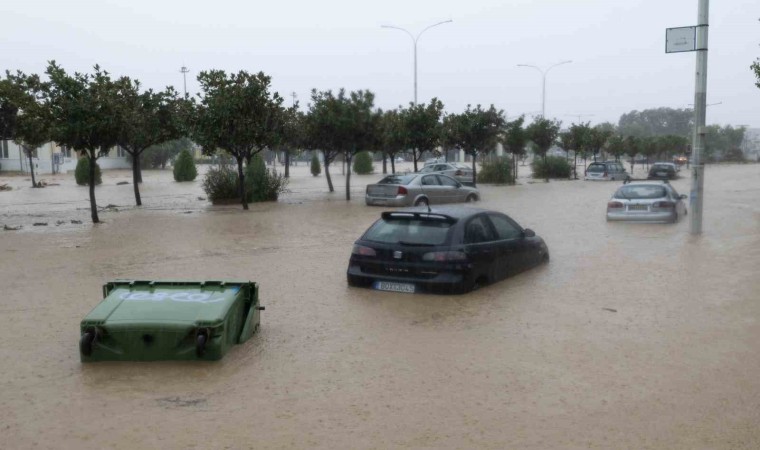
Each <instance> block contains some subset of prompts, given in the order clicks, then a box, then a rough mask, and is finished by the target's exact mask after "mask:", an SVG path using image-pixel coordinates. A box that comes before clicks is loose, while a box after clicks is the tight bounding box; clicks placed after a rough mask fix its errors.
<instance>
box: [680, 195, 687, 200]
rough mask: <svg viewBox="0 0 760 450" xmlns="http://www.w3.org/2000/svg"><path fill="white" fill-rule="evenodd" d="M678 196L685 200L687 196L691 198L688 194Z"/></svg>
mask: <svg viewBox="0 0 760 450" xmlns="http://www.w3.org/2000/svg"><path fill="white" fill-rule="evenodd" d="M678 198H680V199H681V200H683V199H685V198H689V196H688V195H686V194H681V195H679V196H678Z"/></svg>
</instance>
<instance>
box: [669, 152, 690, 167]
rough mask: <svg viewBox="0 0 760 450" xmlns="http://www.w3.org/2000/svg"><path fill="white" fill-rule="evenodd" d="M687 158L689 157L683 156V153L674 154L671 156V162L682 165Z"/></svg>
mask: <svg viewBox="0 0 760 450" xmlns="http://www.w3.org/2000/svg"><path fill="white" fill-rule="evenodd" d="M688 160H689V158H688V157H686V156H683V155H681V156H676V157H675V158H673V162H674V163H675V164H677V165H678V166H682V165H684V164H686V162H687V161H688Z"/></svg>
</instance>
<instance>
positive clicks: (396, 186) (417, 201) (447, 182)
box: [364, 173, 480, 206]
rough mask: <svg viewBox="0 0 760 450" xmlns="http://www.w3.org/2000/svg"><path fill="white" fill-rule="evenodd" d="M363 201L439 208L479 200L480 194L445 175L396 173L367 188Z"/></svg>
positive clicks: (374, 203)
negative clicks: (443, 205) (435, 206)
mask: <svg viewBox="0 0 760 450" xmlns="http://www.w3.org/2000/svg"><path fill="white" fill-rule="evenodd" d="M364 199H365V202H366V203H367V205H376V206H420V205H440V204H442V203H461V202H475V201H478V200H480V191H478V190H477V189H476V188H474V187H469V186H464V185H462V183H460V182H458V181H457V180H455V179H453V178H451V177H449V176H446V175H439V174H434V173H433V174H424V173H404V174H398V173H397V174H395V175H388V176H387V177H385V178H383V179H382V180H380V181H378V182H377V183H376V184H369V185H367V191H366V194H365V197H364Z"/></svg>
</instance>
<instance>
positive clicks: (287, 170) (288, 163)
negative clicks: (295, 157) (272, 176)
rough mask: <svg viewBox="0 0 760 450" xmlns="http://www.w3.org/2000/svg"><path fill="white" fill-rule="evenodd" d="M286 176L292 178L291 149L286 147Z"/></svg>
mask: <svg viewBox="0 0 760 450" xmlns="http://www.w3.org/2000/svg"><path fill="white" fill-rule="evenodd" d="M285 178H290V149H288V148H286V149H285Z"/></svg>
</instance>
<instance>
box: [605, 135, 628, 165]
mask: <svg viewBox="0 0 760 450" xmlns="http://www.w3.org/2000/svg"><path fill="white" fill-rule="evenodd" d="M625 150H626V149H625V139H624V138H623V136H621V135H619V134H613V135H612V136H610V138H609V139H607V145H606V151H607V153H609V154H611V155H612V156H613V157H615V161H620V157H621V156H623V155H624V154H625Z"/></svg>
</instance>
